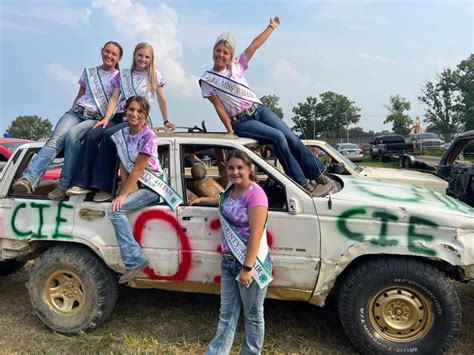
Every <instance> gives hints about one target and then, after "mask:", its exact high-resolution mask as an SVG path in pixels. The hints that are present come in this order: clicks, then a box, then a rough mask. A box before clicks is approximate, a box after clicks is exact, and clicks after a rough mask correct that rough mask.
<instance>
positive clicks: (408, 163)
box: [403, 157, 412, 169]
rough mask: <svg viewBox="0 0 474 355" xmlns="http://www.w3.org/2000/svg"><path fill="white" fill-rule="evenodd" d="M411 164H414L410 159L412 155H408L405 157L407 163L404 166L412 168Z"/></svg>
mask: <svg viewBox="0 0 474 355" xmlns="http://www.w3.org/2000/svg"><path fill="white" fill-rule="evenodd" d="M411 166H412V163H411V159H410V157H407V158H406V159H405V165H404V166H403V167H404V168H405V169H410V168H411Z"/></svg>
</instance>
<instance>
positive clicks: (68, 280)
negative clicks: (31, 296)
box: [43, 270, 86, 316]
mask: <svg viewBox="0 0 474 355" xmlns="http://www.w3.org/2000/svg"><path fill="white" fill-rule="evenodd" d="M43 299H44V300H45V301H46V303H47V304H48V306H49V307H50V308H51V309H52V310H53V311H54V312H56V313H58V314H61V315H63V316H73V315H75V314H77V313H79V312H80V311H81V310H82V309H83V308H84V305H85V303H86V302H85V295H84V287H83V285H82V282H81V279H80V278H79V277H78V276H77V274H75V273H74V272H72V271H70V270H56V271H55V272H53V273H52V274H51V275H50V276H49V277H48V279H47V280H46V282H45V285H44V288H43Z"/></svg>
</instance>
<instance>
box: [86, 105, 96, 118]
mask: <svg viewBox="0 0 474 355" xmlns="http://www.w3.org/2000/svg"><path fill="white" fill-rule="evenodd" d="M83 115H84V117H85V118H87V119H91V120H95V119H96V116H97V111H95V110H92V109H90V108H87V107H84V113H83Z"/></svg>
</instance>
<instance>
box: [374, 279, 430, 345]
mask: <svg viewBox="0 0 474 355" xmlns="http://www.w3.org/2000/svg"><path fill="white" fill-rule="evenodd" d="M433 319H434V313H433V311H432V308H431V302H430V301H429V299H427V298H426V297H425V296H424V295H422V294H420V293H419V292H417V291H415V290H414V289H412V288H409V287H405V286H404V287H394V286H391V287H387V288H385V289H383V290H381V291H380V292H378V293H377V294H375V295H374V297H372V298H371V300H370V303H369V320H370V323H371V325H372V327H373V328H374V329H375V331H376V332H377V334H378V335H380V336H381V337H382V338H385V339H387V340H389V341H393V342H411V341H414V340H416V339H419V338H422V337H424V336H425V335H426V334H427V333H428V332H429V331H430V329H431V327H432V325H433Z"/></svg>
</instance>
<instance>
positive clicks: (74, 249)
mask: <svg viewBox="0 0 474 355" xmlns="http://www.w3.org/2000/svg"><path fill="white" fill-rule="evenodd" d="M158 143H159V151H158V154H159V157H160V161H161V162H162V164H163V168H164V171H165V174H166V175H167V177H168V181H169V183H170V185H171V187H172V188H173V189H174V190H175V191H176V192H177V193H178V194H179V195H181V196H183V199H184V203H183V204H182V205H180V206H178V207H177V209H176V210H170V208H169V207H168V206H167V205H165V204H157V205H153V206H149V207H146V208H143V209H142V210H140V211H137V212H135V213H133V214H132V215H131V216H130V217H129V221H130V223H131V228H132V230H133V231H134V236H135V238H136V240H137V242H138V243H139V244H140V245H141V247H142V249H143V252H144V254H145V255H146V256H147V258H148V260H149V262H150V264H149V266H148V267H147V268H146V269H145V270H144V272H143V273H142V274H141V275H139V276H138V278H136V279H134V280H133V281H132V282H131V284H130V286H131V287H136V288H150V287H153V288H159V289H166V290H174V291H185V292H204V293H218V292H219V288H220V287H219V286H220V285H219V281H220V278H219V276H220V263H221V260H222V256H221V251H220V249H219V245H220V224H219V220H218V218H217V209H216V207H215V206H210V205H206V204H197V205H190V204H189V199H190V198H191V197H188V196H192V195H193V194H194V195H198V196H199V195H201V196H202V194H201V193H200V192H199V190H198V189H196V185H198V184H199V182H200V180H199V179H198V178H194V177H193V176H192V175H191V174H190V173H189V168H186V167H185V165H184V157H185V156H194V155H197V156H199V154H200V153H201V152H203V151H207V152H212V153H208V154H207V155H209V157H210V158H211V159H210V162H211V164H212V166H211V167H209V168H208V169H207V170H208V173H207V176H206V174H204V175H205V176H206V177H208V178H210V179H211V180H212V181H213V183H214V184H219V185H220V186H221V188H222V187H223V186H224V185H225V184H226V181H225V176H223V174H224V172H225V163H226V156H228V154H229V152H230V151H233V150H241V151H245V152H247V153H248V154H249V156H250V157H251V159H252V161H253V163H254V166H255V177H256V182H257V183H258V184H259V185H260V186H262V188H263V189H264V190H265V191H266V193H267V195H268V201H269V211H268V225H267V231H268V240H269V244H270V248H271V253H272V258H273V263H274V269H273V270H274V274H275V280H274V281H273V282H272V284H271V285H270V287H269V290H268V294H267V296H268V297H269V298H276V299H280V300H300V301H304V302H309V303H311V304H314V305H317V306H323V305H324V304H325V302H326V299H327V297H328V295H329V294H331V295H332V296H333V297H335V298H336V299H337V300H338V311H339V316H340V320H341V324H342V326H343V328H344V331H345V332H346V335H347V337H348V338H349V339H350V340H351V341H352V343H353V344H354V345H355V347H356V348H357V349H358V351H359V352H361V353H382V352H387V351H393V352H395V351H398V352H411V351H415V350H416V351H418V352H420V353H438V352H442V351H444V350H447V349H448V348H449V346H450V344H451V343H452V341H453V340H454V338H455V336H456V334H457V332H458V330H459V328H460V326H461V317H462V314H461V308H460V303H459V298H458V296H457V293H456V289H455V288H454V286H453V283H452V282H450V281H448V278H447V277H449V278H450V279H453V280H458V281H466V282H467V281H469V280H473V279H474V248H472V241H473V239H474V218H473V212H472V209H470V208H469V207H468V206H466V205H465V204H463V203H461V202H459V201H458V200H455V199H453V198H452V197H449V196H446V195H442V194H439V193H437V192H435V191H433V190H431V189H426V188H419V187H415V186H410V185H405V184H390V183H388V182H380V181H376V180H374V179H372V180H370V179H360V178H355V177H351V176H345V175H340V176H336V175H329V176H330V178H331V180H332V183H333V187H332V190H331V191H330V193H328V194H326V195H324V196H319V197H316V196H311V195H310V194H308V193H307V192H306V191H305V190H304V189H302V188H301V186H299V185H298V184H297V183H295V182H294V181H293V180H291V179H290V178H289V177H288V176H286V175H285V174H283V173H282V172H281V171H279V170H278V169H277V168H276V167H274V166H272V165H271V164H269V163H268V162H267V161H266V159H264V158H262V157H261V156H260V155H259V154H258V153H260V152H262V151H263V149H262V145H261V144H260V143H258V142H256V141H254V140H251V139H245V138H235V137H228V136H227V135H225V134H202V133H188V134H186V133H172V134H171V133H170V134H159V135H158ZM41 146H42V145H41V144H40V143H32V144H28V145H26V146H25V145H24V146H22V147H20V148H19V150H18V151H17V153H15V158H14V159H13V158H12V159H10V160H9V162H8V164H7V166H6V167H5V170H4V173H3V175H2V180H1V181H0V221H2V223H1V224H0V228H1V230H0V232H1V237H2V243H1V244H0V268H1V266H2V262H6V261H8V260H28V259H34V258H35V261H34V264H33V266H32V268H31V270H30V275H29V279H28V282H27V285H26V286H27V289H28V292H29V296H30V302H31V305H32V308H33V311H34V312H35V313H36V315H37V316H38V317H39V319H41V321H43V322H44V324H46V325H47V326H48V327H49V328H51V329H53V330H54V331H57V332H59V333H63V334H80V333H81V332H83V331H88V330H91V329H93V328H95V327H97V326H99V325H101V324H102V323H103V322H104V321H106V319H107V318H108V317H109V316H110V314H111V313H112V311H113V308H114V307H115V303H116V300H117V297H118V287H117V278H116V274H115V273H121V272H123V271H124V265H123V264H122V261H121V258H120V252H119V249H118V246H117V242H116V238H115V233H114V230H113V227H112V224H111V223H110V221H109V219H108V218H107V213H106V212H107V209H108V208H109V204H110V203H109V202H94V201H92V196H90V195H82V196H75V197H70V198H68V199H66V200H65V201H60V202H57V201H50V200H48V198H47V193H48V191H50V190H51V189H54V188H55V185H54V184H52V185H48V186H47V187H45V188H44V189H43V190H42V191H38V190H36V191H35V193H34V195H33V196H31V195H24V196H21V195H14V194H13V192H12V188H11V186H12V184H13V182H14V180H15V178H16V177H17V176H19V175H20V174H21V173H22V171H23V169H24V168H25V166H26V163H27V161H28V159H29V157H30V156H31V155H33V154H34V153H35V152H36V151H38V149H40V148H41ZM347 161H349V160H347ZM199 164H200V163H199ZM202 166H203V165H201V167H202ZM207 182H211V181H210V180H209V181H207ZM43 183H45V182H43ZM24 302H26V300H24ZM152 316H153V315H150V317H152Z"/></svg>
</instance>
